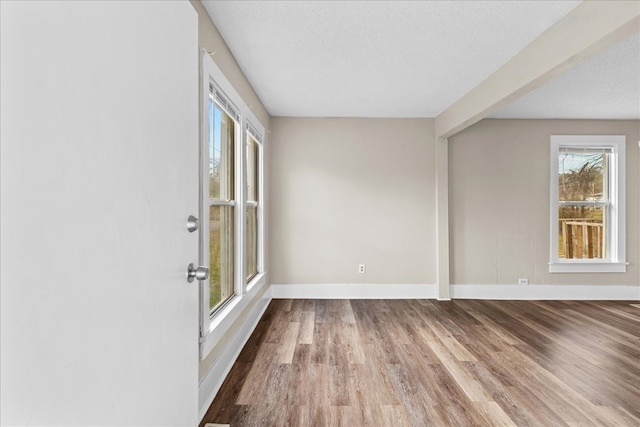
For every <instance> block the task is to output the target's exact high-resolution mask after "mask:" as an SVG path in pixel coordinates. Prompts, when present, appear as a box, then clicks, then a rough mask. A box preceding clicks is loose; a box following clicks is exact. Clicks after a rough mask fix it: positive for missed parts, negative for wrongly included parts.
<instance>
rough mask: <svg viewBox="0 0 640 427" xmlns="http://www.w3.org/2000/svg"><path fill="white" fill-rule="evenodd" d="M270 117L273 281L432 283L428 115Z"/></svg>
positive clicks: (430, 124)
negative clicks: (363, 268)
mask: <svg viewBox="0 0 640 427" xmlns="http://www.w3.org/2000/svg"><path fill="white" fill-rule="evenodd" d="M271 123H272V134H271V142H272V146H271V148H272V156H273V157H272V170H271V178H270V180H271V186H272V187H271V188H272V192H271V210H270V212H269V217H270V222H269V225H270V228H271V236H272V237H271V241H270V245H269V252H271V260H272V262H271V282H272V283H277V284H309V283H321V284H323V283H383V284H385V283H388V284H392V283H402V284H404V283H407V284H409V283H411V284H413V283H426V284H433V283H435V219H434V212H435V211H434V205H435V187H434V185H435V182H434V177H435V175H434V142H433V137H432V135H433V120H431V119H342V118H340V119H307V118H273V119H272V122H271ZM360 263H364V264H366V274H364V275H362V274H358V272H357V266H358V264H360Z"/></svg>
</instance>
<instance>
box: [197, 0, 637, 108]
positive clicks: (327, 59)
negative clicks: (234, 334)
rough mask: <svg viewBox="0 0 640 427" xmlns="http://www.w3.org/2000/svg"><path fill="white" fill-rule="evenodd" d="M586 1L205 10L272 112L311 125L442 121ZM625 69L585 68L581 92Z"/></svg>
mask: <svg viewBox="0 0 640 427" xmlns="http://www.w3.org/2000/svg"><path fill="white" fill-rule="evenodd" d="M578 3H579V1H554V2H540V1H203V4H204V6H205V8H206V9H207V11H208V13H209V15H210V16H211V18H212V20H213V22H214V23H215V25H216V27H217V28H218V29H219V31H220V33H221V34H222V36H223V37H224V39H225V41H226V42H227V44H228V45H229V48H230V49H231V51H232V52H233V54H234V56H235V57H236V60H237V61H238V63H239V65H240V67H241V68H242V70H243V71H244V73H245V75H246V76H247V78H248V79H249V81H250V82H251V85H252V86H253V88H254V89H255V91H256V92H257V94H258V96H259V97H260V99H261V100H262V101H263V103H264V105H265V107H266V108H267V109H268V110H269V112H270V114H271V115H273V116H307V117H435V116H437V115H438V114H439V113H441V112H442V111H443V110H445V109H446V108H447V107H449V106H450V105H451V104H453V103H454V102H455V101H457V100H458V99H459V98H460V97H461V96H462V95H464V94H465V93H467V92H468V91H469V90H470V89H472V88H473V87H475V86H476V85H477V84H479V83H480V82H481V81H483V80H484V79H485V78H486V77H487V76H489V75H490V74H491V73H493V72H494V71H495V70H497V69H498V68H499V67H500V66H501V65H503V64H504V63H505V62H506V61H507V60H509V59H510V58H511V57H513V56H514V55H515V54H516V53H518V52H519V51H520V50H521V49H522V48H524V47H525V46H526V45H527V44H529V43H530V42H531V41H532V40H534V39H535V38H536V37H538V36H539V35H540V34H541V33H542V32H543V31H544V30H546V29H547V28H548V27H549V26H551V25H552V24H554V23H555V22H557V21H558V20H559V19H560V18H562V17H563V16H564V15H565V14H566V13H568V12H569V11H571V9H573V8H574V7H575V6H576V5H577V4H578ZM635 48H636V49H637V45H636V47H635ZM628 49H629V50H633V49H634V47H633V46H632V47H629V48H628ZM627 53H628V51H627ZM635 53H636V54H637V52H635ZM606 54H608V52H605V54H604V55H606ZM631 57H633V55H631ZM636 58H637V55H636ZM617 61H618V62H615V63H614V64H610V63H609V62H608V61H605V62H606V63H605V64H604V65H602V64H600V65H597V64H598V60H597V59H596V60H594V61H590V62H589V63H594V64H596V65H593V66H588V65H585V70H584V71H582V75H581V76H582V79H583V81H582V82H581V84H580V85H578V88H579V89H580V87H581V86H584V84H586V85H587V87H590V86H589V84H588V83H589V79H590V78H592V77H590V74H591V72H592V71H594V69H595V72H596V73H595V74H596V75H597V77H598V78H600V77H602V76H603V75H608V76H611V75H612V71H611V70H608V69H607V68H608V67H611V66H614V65H615V66H616V67H618V68H621V70H617V71H613V73H614V74H613V75H616V76H623V75H624V76H625V78H626V79H627V80H629V79H628V76H629V74H630V71H629V70H628V67H629V58H628V55H627V56H624V57H622V58H620V57H617ZM631 63H632V65H633V60H631ZM635 67H636V70H637V71H640V70H638V64H637V59H636V60H635ZM625 70H626V71H625ZM616 72H617V73H618V74H615V73H616ZM565 80H566V79H565ZM617 80H618V81H619V79H617ZM632 80H633V79H632ZM552 84H556V85H562V87H563V92H564V93H565V94H566V95H567V97H569V98H571V100H572V101H568V100H566V99H565V100H564V101H565V102H564V103H563V107H562V108H561V110H562V112H563V113H564V114H568V115H572V114H574V110H575V114H578V113H582V111H583V110H581V108H582V107H584V103H585V101H589V102H590V103H591V104H593V103H595V102H594V101H595V99H593V98H589V99H587V98H585V97H584V96H571V95H572V94H573V93H574V92H572V90H575V89H571V87H570V86H572V85H573V86H575V84H574V82H573V80H571V79H569V81H563V80H562V76H561V77H559V78H558V79H556V80H554V81H553V82H552V83H551V84H550V85H552ZM567 85H568V86H567ZM604 86H607V87H608V88H610V87H611V86H612V85H603V91H606V89H607V87H604ZM630 86H633V84H630ZM625 90H626V89H625ZM557 93H559V92H558V90H557V89H555V90H552V91H551V92H550V93H547V94H545V92H544V88H542V89H540V90H538V91H536V92H534V93H532V94H531V95H530V97H531V100H530V101H528V102H527V101H526V100H523V101H522V102H524V103H525V104H523V105H519V104H516V105H514V106H513V107H512V109H510V108H506V109H504V110H503V111H501V112H499V113H497V114H496V117H497V116H500V117H502V116H503V115H504V117H528V116H527V114H537V113H536V112H537V111H541V109H543V108H544V105H543V103H544V102H546V105H547V106H549V105H552V106H555V105H557V101H553V100H549V95H556V94H557ZM635 93H636V94H637V93H638V90H637V81H636V92H635ZM606 95H607V96H609V98H610V99H615V98H617V97H615V96H613V95H611V93H610V92H607V93H606ZM635 99H636V100H637V99H638V98H637V96H636V98H635ZM609 104H614V103H613V102H610V103H609ZM538 105H540V106H541V107H540V109H537V108H538ZM613 110H615V108H607V111H609V112H612V111H613ZM589 114H591V113H589ZM625 114H627V112H625ZM614 115H615V114H614Z"/></svg>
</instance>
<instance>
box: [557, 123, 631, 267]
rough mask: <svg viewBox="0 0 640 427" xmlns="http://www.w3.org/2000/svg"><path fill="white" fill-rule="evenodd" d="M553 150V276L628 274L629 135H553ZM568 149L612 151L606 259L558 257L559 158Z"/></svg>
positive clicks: (609, 176)
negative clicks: (627, 158)
mask: <svg viewBox="0 0 640 427" xmlns="http://www.w3.org/2000/svg"><path fill="white" fill-rule="evenodd" d="M550 141H551V150H550V153H551V155H550V158H551V159H550V160H551V161H550V231H551V232H550V242H549V247H550V261H549V272H550V273H624V272H625V271H626V266H627V264H628V263H627V262H626V253H625V249H626V241H625V227H626V207H625V178H626V175H625V173H626V172H625V162H626V158H625V144H626V136H625V135H551V138H550ZM565 147H569V148H571V147H581V148H586V147H596V148H605V149H610V150H611V156H610V160H609V170H608V174H609V175H608V177H607V179H608V192H609V204H608V207H606V208H607V217H608V218H609V219H608V225H607V229H606V234H605V236H606V242H605V246H606V247H605V253H606V258H604V259H570V260H565V259H561V258H559V257H558V234H559V233H558V207H559V206H560V202H559V200H558V179H559V174H558V167H559V160H558V156H559V153H560V149H561V148H565Z"/></svg>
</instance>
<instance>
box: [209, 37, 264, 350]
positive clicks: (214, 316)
mask: <svg viewBox="0 0 640 427" xmlns="http://www.w3.org/2000/svg"><path fill="white" fill-rule="evenodd" d="M200 60H201V67H200V71H201V76H200V84H201V86H200V91H199V92H200V98H201V101H200V105H201V107H200V108H201V111H200V114H201V115H200V129H201V135H200V142H199V143H200V148H199V157H200V159H199V162H198V164H199V171H198V173H199V176H198V205H199V212H200V218H201V219H202V221H201V223H203V221H204V219H205V215H203V212H204V210H205V209H207V210H208V208H209V204H207V205H206V206H205V203H204V200H203V199H204V198H203V191H204V190H205V189H206V188H207V187H206V186H207V183H206V182H204V179H205V172H206V174H207V175H208V170H209V164H208V157H207V156H204V155H203V153H204V151H205V147H207V148H206V151H207V153H208V143H209V142H208V138H209V119H208V115H207V113H206V112H207V111H208V109H209V94H210V93H211V88H213V89H214V90H215V91H216V92H218V93H219V94H221V95H223V96H224V97H225V101H226V102H229V103H230V105H231V106H232V111H231V113H232V114H230V115H231V116H232V118H234V119H236V121H237V123H238V127H237V129H236V144H235V152H234V155H235V176H234V178H233V179H234V187H235V194H234V200H233V201H231V200H229V201H226V202H225V201H224V200H221V201H216V202H213V203H214V204H216V205H217V204H220V205H230V206H234V226H235V231H234V239H235V242H234V267H235V274H234V290H235V293H236V294H235V295H234V296H233V297H232V298H230V299H229V300H227V301H226V303H224V304H223V305H221V306H220V307H219V308H218V309H217V310H216V311H214V312H213V313H210V311H209V295H208V294H209V283H208V281H200V282H198V283H199V288H200V304H199V306H200V313H199V323H200V360H204V359H205V358H206V357H207V355H208V354H209V353H210V352H211V350H212V349H213V348H215V346H216V345H217V343H218V342H219V341H220V339H221V338H222V337H223V336H224V334H225V333H226V331H227V330H228V329H229V328H230V327H231V326H232V324H233V323H234V322H235V321H236V320H237V319H238V318H239V317H240V315H241V314H242V312H243V311H244V309H245V308H246V307H247V306H248V305H249V304H250V303H251V302H252V301H253V299H254V298H255V296H257V294H258V292H259V291H260V289H262V288H263V286H264V285H265V284H266V272H265V268H264V164H263V162H264V155H263V149H264V147H263V144H264V135H265V133H266V132H265V129H264V126H262V125H261V123H260V121H259V120H258V119H257V118H256V116H255V115H254V114H253V112H252V111H251V110H250V107H249V106H248V105H246V104H245V103H244V101H243V100H242V98H241V97H240V95H239V94H238V93H237V92H236V90H235V89H234V88H233V86H232V85H231V83H230V82H229V81H228V80H227V79H226V77H225V76H224V74H223V73H222V71H221V70H220V69H219V68H218V66H217V65H216V64H215V62H214V61H213V59H212V58H211V57H210V55H209V54H208V53H207V52H206V50H204V49H201V51H200ZM216 100H217V98H216V94H215V93H214V102H216ZM221 108H222V109H223V110H225V111H226V112H227V113H229V111H227V109H226V108H225V106H224V105H222V106H221ZM234 114H235V117H234ZM249 127H250V128H251V129H252V131H253V133H254V135H253V136H254V139H256V140H257V141H258V142H259V165H258V236H257V238H258V274H256V275H255V276H254V277H253V278H252V279H251V281H250V282H249V283H247V281H246V277H245V256H246V255H245V246H246V244H245V233H246V230H245V228H246V227H245V216H246V206H247V205H248V204H247V200H246V154H245V153H246V147H247V143H248V139H247V132H246V129H248V128H249ZM249 204H250V202H249ZM207 215H208V214H207ZM202 234H203V233H200V237H199V256H200V260H201V262H205V264H201V265H208V260H205V259H204V255H203V252H204V248H203V246H204V244H203V240H204V239H203V237H202Z"/></svg>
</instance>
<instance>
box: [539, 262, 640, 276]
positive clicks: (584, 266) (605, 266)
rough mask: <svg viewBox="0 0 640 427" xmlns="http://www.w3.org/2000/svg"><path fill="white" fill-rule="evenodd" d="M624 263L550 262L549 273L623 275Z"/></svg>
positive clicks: (625, 268)
mask: <svg viewBox="0 0 640 427" xmlns="http://www.w3.org/2000/svg"><path fill="white" fill-rule="evenodd" d="M627 264H628V263H626V262H593V261H583V262H579V261H578V262H550V263H549V273H625V272H626V271H627Z"/></svg>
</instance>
